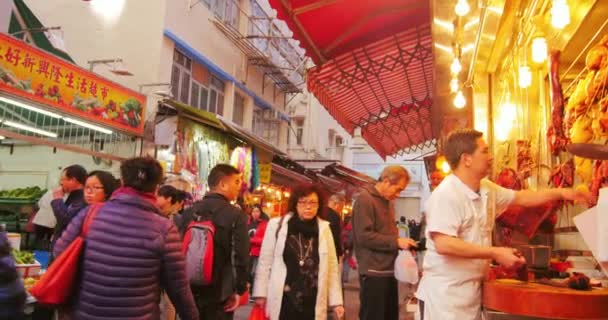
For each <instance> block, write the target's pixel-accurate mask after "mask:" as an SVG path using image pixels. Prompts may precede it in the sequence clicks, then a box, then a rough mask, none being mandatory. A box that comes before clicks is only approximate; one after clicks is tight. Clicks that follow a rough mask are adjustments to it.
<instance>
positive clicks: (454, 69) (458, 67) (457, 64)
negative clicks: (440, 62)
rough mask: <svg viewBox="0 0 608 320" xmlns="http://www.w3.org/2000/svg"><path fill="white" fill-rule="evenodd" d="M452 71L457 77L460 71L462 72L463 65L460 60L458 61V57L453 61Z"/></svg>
mask: <svg viewBox="0 0 608 320" xmlns="http://www.w3.org/2000/svg"><path fill="white" fill-rule="evenodd" d="M450 71H452V74H454V75H457V74H459V73H460V71H462V65H461V64H460V59H458V57H455V58H454V61H452V64H451V65H450Z"/></svg>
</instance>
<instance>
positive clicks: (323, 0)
mask: <svg viewBox="0 0 608 320" xmlns="http://www.w3.org/2000/svg"><path fill="white" fill-rule="evenodd" d="M336 2H338V0H320V1H316V2H313V3H311V4H307V5H305V6H301V7H299V8H297V9H293V13H294V14H296V15H298V14H302V13H306V12H308V11H312V10H317V9H321V8H323V7H326V6H328V5H330V4H334V3H336Z"/></svg>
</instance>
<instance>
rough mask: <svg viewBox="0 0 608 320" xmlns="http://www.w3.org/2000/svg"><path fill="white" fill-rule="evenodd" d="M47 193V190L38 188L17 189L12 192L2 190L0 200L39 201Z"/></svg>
mask: <svg viewBox="0 0 608 320" xmlns="http://www.w3.org/2000/svg"><path fill="white" fill-rule="evenodd" d="M45 193H46V189H42V188H40V187H38V186H34V187H29V188H17V189H12V190H0V199H10V200H37V199H40V197H42V196H43V195H44V194H45Z"/></svg>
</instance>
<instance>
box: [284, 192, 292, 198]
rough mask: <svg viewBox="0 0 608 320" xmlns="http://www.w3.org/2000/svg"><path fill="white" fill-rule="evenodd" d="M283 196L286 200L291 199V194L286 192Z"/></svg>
mask: <svg viewBox="0 0 608 320" xmlns="http://www.w3.org/2000/svg"><path fill="white" fill-rule="evenodd" d="M283 196H284V197H285V198H289V197H291V193H289V192H288V191H285V192H283Z"/></svg>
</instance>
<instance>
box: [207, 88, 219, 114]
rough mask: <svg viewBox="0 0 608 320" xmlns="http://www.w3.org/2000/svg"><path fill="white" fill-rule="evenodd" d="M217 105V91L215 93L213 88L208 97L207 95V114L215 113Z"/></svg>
mask: <svg viewBox="0 0 608 320" xmlns="http://www.w3.org/2000/svg"><path fill="white" fill-rule="evenodd" d="M216 105H217V91H215V90H214V89H213V88H212V89H211V90H210V95H209V109H208V111H209V112H213V113H215V110H216V109H215V106H216Z"/></svg>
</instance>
